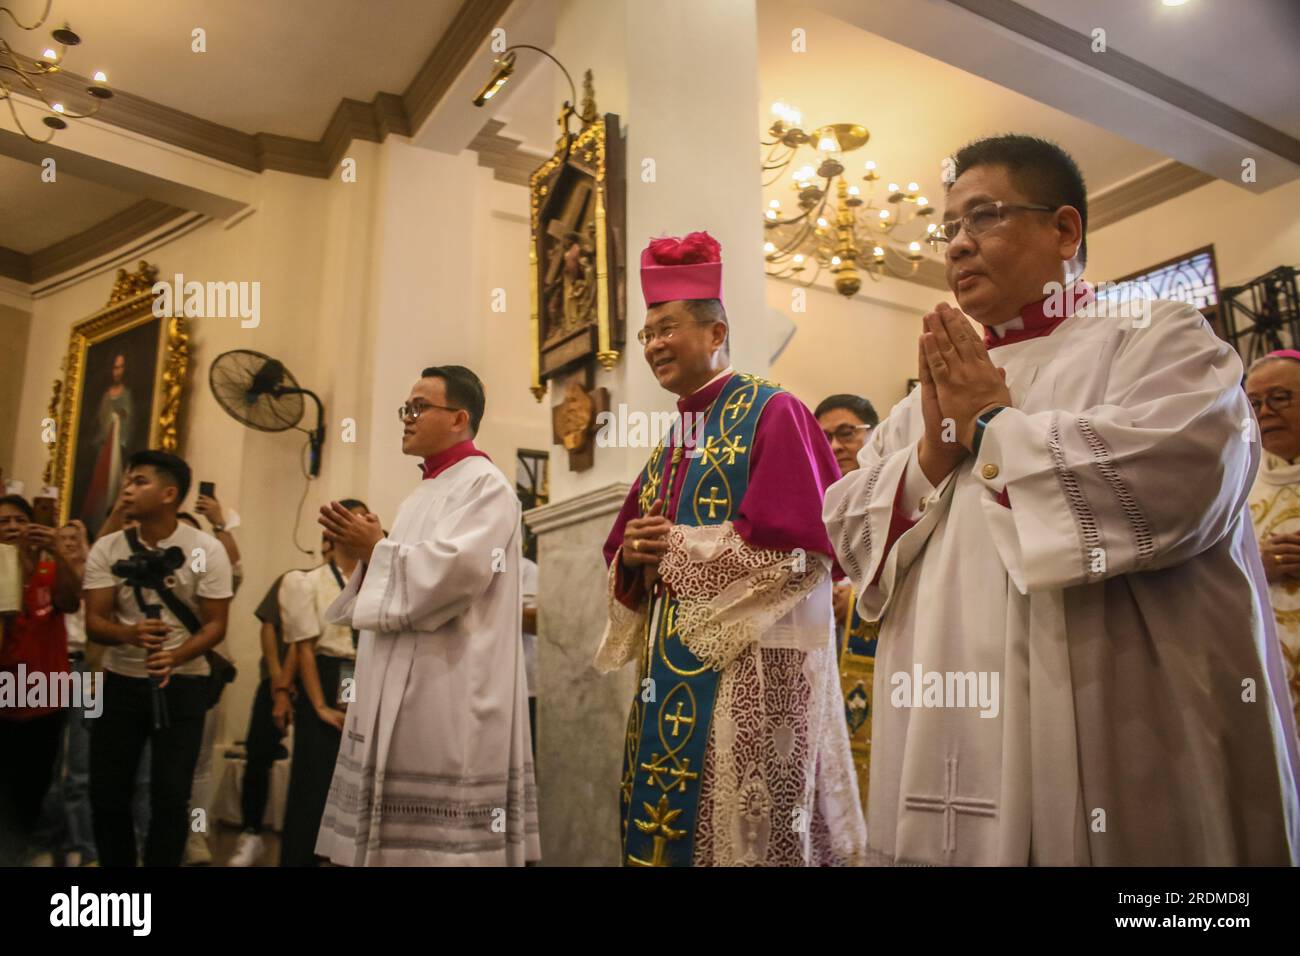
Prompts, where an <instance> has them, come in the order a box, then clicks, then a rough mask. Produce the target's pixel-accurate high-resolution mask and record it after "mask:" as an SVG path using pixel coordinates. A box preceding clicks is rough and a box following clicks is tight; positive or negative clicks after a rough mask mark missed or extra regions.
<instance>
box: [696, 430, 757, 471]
mask: <svg viewBox="0 0 1300 956" xmlns="http://www.w3.org/2000/svg"><path fill="white" fill-rule="evenodd" d="M747 451H749V448H748V447H746V446H745V445H742V444H741V443H740V436H739V435H736V436H734V437H732V438H728V437H726V436H725V435H724V436H722V437H719V436H717V435H710V436H709V440H708V441H707V442H705V444H704V453H705V454H706V455H708V456H709V457H710V458H712V459H713V460H714V461H715V462H716V461H720V460H721V458H720V456H722V455H726V456H727V464H728V465H734V464H735V463H736V456H737V455H743V454H745V452H747Z"/></svg>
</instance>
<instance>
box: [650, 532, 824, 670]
mask: <svg viewBox="0 0 1300 956" xmlns="http://www.w3.org/2000/svg"><path fill="white" fill-rule="evenodd" d="M828 571H829V569H828V568H827V564H826V562H825V560H824V559H823V558H822V557H821V556H819V555H815V554H806V555H801V554H794V553H791V552H789V551H768V550H762V549H758V548H753V547H751V546H750V545H748V544H746V543H745V540H744V539H743V538H742V537H741V536H740V535H739V534H738V533H737V532H736V530H735V528H734V527H732V524H731V522H730V521H724V522H723V523H722V524H718V525H711V526H708V527H689V526H685V525H674V526H673V529H672V530H671V531H670V532H668V553H667V554H665V555H664V558H663V561H662V562H660V564H659V574H660V577H662V578H663V581H664V583H665V584H666V585H668V587H669V589H670V590H671V591H672V592H673V594H674V595H675V596H676V597H677V599H678V608H677V631H678V633H679V634H680V635H681V639H682V643H684V644H685V645H686V647H687V648H689V649H690V651H691V653H693V654H694V655H695V656H696V657H698V658H699V659H700V661H701V663H703V664H706V665H708V666H709V667H712V668H715V669H717V670H722V669H723V668H725V667H726V666H727V665H729V664H730V663H732V662H733V661H734V660H735V659H736V658H737V657H738V656H740V654H741V652H742V651H744V649H745V648H746V647H747V646H749V645H750V644H753V643H756V642H758V641H759V640H760V638H761V637H762V635H763V634H764V632H766V631H768V630H770V629H771V628H772V626H773V625H774V624H776V622H777V621H779V620H781V618H783V617H785V616H786V615H787V614H788V613H789V612H790V611H791V610H793V609H794V608H795V607H796V606H797V605H798V604H799V603H800V602H801V601H803V600H805V599H806V598H808V596H809V595H810V594H811V593H812V592H813V591H814V590H815V589H816V587H817V585H818V584H819V583H821V581H822V580H823V579H824V578H825V577H826V575H827V574H828ZM828 619H829V610H828Z"/></svg>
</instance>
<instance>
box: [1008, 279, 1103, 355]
mask: <svg viewBox="0 0 1300 956" xmlns="http://www.w3.org/2000/svg"><path fill="white" fill-rule="evenodd" d="M1095 297H1096V296H1095V295H1094V293H1093V291H1092V286H1090V285H1088V283H1086V282H1083V281H1080V282H1076V283H1074V284H1073V285H1071V286H1068V287H1067V288H1066V289H1065V291H1064V292H1061V293H1059V294H1057V295H1054V296H1045V297H1044V298H1042V299H1039V300H1038V301H1037V302H1031V303H1029V305H1027V306H1025V307H1024V308H1023V309H1021V310H1020V316H1019V320H1016V319H1012V320H1011V321H1009V322H1008V323H1007V325H1016V324H1021V323H1023V325H1022V327H1021V328H1007V327H1006V326H999V328H1001V329H1002V334H1001V335H998V334H996V333H995V332H994V331H993V329H991V328H989V327H987V326H986V327H985V329H984V347H985V348H990V349H992V348H997V347H998V346H999V345H1013V344H1015V343H1016V342H1024V341H1027V340H1028V339H1037V338H1041V337H1042V336H1044V335H1051V334H1052V332H1054V331H1055V330H1056V327H1057V326H1058V325H1060V324H1061V323H1062V322H1064V321H1065V320H1066V319H1068V318H1069V317H1070V316H1072V315H1074V313H1076V312H1078V311H1079V310H1080V309H1082V308H1083V307H1084V306H1086V305H1088V304H1089V303H1091V302H1092V300H1093V299H1094V298H1095ZM1049 313H1050V314H1049Z"/></svg>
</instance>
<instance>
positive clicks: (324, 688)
mask: <svg viewBox="0 0 1300 956" xmlns="http://www.w3.org/2000/svg"><path fill="white" fill-rule="evenodd" d="M955 159H956V169H955V178H954V181H953V183H951V184H950V186H949V188H948V193H947V205H948V215H947V217H946V218H945V221H944V224H943V226H942V227H941V228H940V229H939V231H938V233H937V234H936V241H938V242H941V243H943V244H944V245H945V246H946V262H947V266H948V273H949V284H950V286H951V288H952V289H953V292H954V294H955V297H956V299H957V301H958V303H959V305H960V306H961V309H962V311H961V312H959V311H957V310H956V309H955V308H953V307H952V306H950V305H947V304H940V305H938V306H936V308H935V309H934V310H933V311H931V312H929V313H927V314H926V315H925V316H924V318H923V331H922V334H921V337H920V340H919V342H918V355H917V383H918V384H917V387H916V388H915V389H914V390H913V391H912V392H911V393H909V395H908V396H907V397H906V398H904V399H903V401H902V402H900V403H899V405H898V406H896V407H895V408H894V409H893V410H892V412H891V413H890V414H889V416H887V418H886V419H885V420H883V421H882V420H881V419H880V418H879V416H878V414H877V412H876V410H875V409H874V408H873V407H872V405H871V403H870V402H869V401H867V400H866V399H865V398H863V397H861V396H858V395H853V394H836V395H832V396H829V397H827V398H826V399H824V400H823V401H821V402H820V403H819V404H818V405H817V406H816V408H815V411H810V410H809V408H808V406H807V405H805V404H804V403H803V402H802V401H801V400H800V399H799V398H797V397H795V396H794V395H792V394H790V393H789V392H787V391H786V390H784V389H782V388H780V387H779V386H777V385H776V384H775V383H772V382H769V381H767V380H765V379H762V378H759V377H757V376H754V375H749V374H745V373H744V372H742V371H738V370H736V369H733V368H732V367H731V365H730V356H729V348H730V331H731V328H730V322H729V319H728V316H727V314H726V311H725V309H724V308H723V306H722V302H721V290H722V279H721V276H722V260H721V249H720V246H719V245H718V243H717V242H716V241H715V240H713V239H712V237H710V236H708V235H707V233H702V232H701V233H692V234H690V235H688V236H686V237H683V238H681V239H675V238H664V239H656V240H652V241H651V242H650V244H649V246H648V247H647V248H646V249H645V250H644V252H643V253H642V258H641V286H642V291H643V294H644V297H645V304H646V321H645V326H644V327H643V328H642V329H641V330H640V333H639V334H638V340H639V342H640V344H641V346H642V349H643V352H644V357H645V360H646V362H647V365H648V366H649V368H650V371H651V374H652V375H653V376H654V377H655V379H656V381H657V382H658V384H659V385H660V386H661V387H662V388H663V389H664V390H665V391H667V392H669V393H672V394H674V395H675V396H676V397H677V407H678V411H679V412H681V413H682V418H681V421H682V422H687V421H689V420H690V419H689V417H688V416H698V419H699V421H701V422H702V423H703V424H702V427H701V428H700V429H698V430H692V429H691V428H689V427H687V428H684V429H683V428H677V429H675V430H674V432H673V434H672V435H671V436H669V438H668V439H666V440H665V442H664V443H662V444H660V446H659V447H657V448H655V449H653V450H652V451H651V452H650V457H649V461H648V462H647V464H646V466H645V468H644V469H643V470H642V471H641V472H640V474H638V476H637V477H636V480H635V481H634V483H633V484H632V486H631V488H630V490H629V492H628V495H627V498H626V501H625V502H624V505H623V507H622V509H621V511H620V512H619V514H618V516H617V518H616V520H615V523H614V526H613V528H612V529H611V531H610V533H609V536H608V539H607V540H606V542H605V546H604V557H605V560H606V562H607V564H608V573H609V578H608V607H609V612H608V616H609V623H608V627H607V628H606V630H605V633H604V635H603V636H602V638H601V641H600V645H599V648H598V650H597V651H596V654H595V658H594V662H593V663H594V664H595V666H596V668H597V669H598V670H601V671H612V670H615V669H617V668H619V667H622V666H623V665H625V664H629V663H635V664H636V666H637V668H638V682H637V685H636V687H637V690H636V695H635V697H634V698H633V700H632V702H631V707H630V712H629V717H628V725H627V736H626V740H625V746H624V748H623V752H624V764H623V775H622V780H621V785H620V786H619V788H618V790H617V793H610V795H609V796H610V799H611V800H613V799H618V801H619V806H620V811H621V812H620V819H621V824H622V826H621V831H620V842H621V859H622V862H623V863H624V864H625V865H630V866H673V865H740V864H744V865H796V866H797V865H823V864H828V865H842V864H856V863H879V864H899V863H939V864H945V863H948V864H951V863H957V864H963V863H964V864H990V863H996V864H1007V865H1026V864H1056V865H1061V864H1067V865H1086V864H1115V865H1126V864H1153V863H1154V864H1166V865H1170V864H1239V863H1286V862H1291V863H1294V862H1295V860H1296V854H1297V843H1298V842H1300V837H1298V835H1297V833H1296V830H1295V827H1296V819H1297V817H1296V810H1297V806H1298V805H1297V790H1296V786H1297V784H1296V767H1297V765H1296V748H1297V740H1296V722H1297V721H1296V718H1297V717H1300V679H1298V677H1297V659H1298V657H1300V401H1296V396H1297V394H1300V351H1293V350H1281V351H1278V352H1274V353H1272V354H1271V355H1269V356H1267V357H1266V358H1264V359H1262V360H1260V361H1258V362H1256V363H1254V364H1253V365H1251V366H1250V368H1249V369H1248V370H1243V368H1242V364H1241V361H1240V359H1239V358H1238V356H1237V355H1236V354H1235V352H1233V351H1232V349H1231V348H1230V347H1228V346H1227V345H1226V344H1225V343H1223V342H1222V341H1220V340H1219V339H1218V338H1217V337H1215V336H1214V335H1213V333H1212V331H1211V330H1210V329H1209V327H1208V325H1207V324H1206V322H1205V320H1204V318H1203V317H1201V315H1200V314H1199V313H1198V312H1197V311H1196V310H1195V309H1193V308H1191V307H1190V306H1186V305H1183V304H1181V303H1172V302H1157V303H1153V304H1152V306H1151V316H1150V322H1149V323H1148V324H1146V325H1137V324H1133V325H1127V324H1124V323H1123V322H1111V321H1108V320H1107V319H1106V318H1105V317H1104V316H1103V317H1101V318H1097V317H1096V315H1095V313H1094V312H1090V311H1089V309H1090V305H1091V302H1092V290H1091V288H1090V287H1089V286H1087V284H1086V283H1082V282H1081V281H1079V280H1078V275H1077V274H1072V272H1071V270H1072V269H1074V268H1076V267H1077V268H1081V267H1082V265H1083V264H1084V262H1085V261H1086V244H1085V238H1084V237H1085V234H1086V226H1087V199H1086V191H1085V190H1084V185H1083V180H1082V176H1081V175H1080V173H1079V171H1078V168H1077V167H1076V166H1075V165H1074V163H1073V160H1072V159H1070V158H1069V156H1068V154H1066V153H1065V152H1064V151H1063V150H1061V149H1060V148H1059V147H1057V146H1055V145H1054V144H1049V143H1045V142H1044V141H1041V140H1035V139H1032V138H1029V137H1020V136H1004V137H995V138H993V139H990V140H984V141H979V142H977V143H974V144H971V145H970V146H967V147H966V148H964V149H963V150H961V151H960V152H958V153H957V154H956V157H955ZM1031 214H1032V215H1031ZM1054 284H1055V285H1056V287H1057V288H1061V287H1063V286H1068V287H1070V289H1071V291H1070V294H1069V295H1068V296H1067V297H1066V300H1065V304H1064V306H1063V307H1062V306H1061V303H1059V302H1057V303H1053V302H1051V301H1050V295H1049V296H1048V298H1044V293H1043V290H1045V289H1050V288H1051V287H1052V286H1053V285H1054ZM968 318H970V319H974V320H975V321H976V322H978V323H980V324H981V325H983V326H984V336H983V338H982V339H981V337H979V336H978V335H976V334H975V332H974V330H973V328H972V326H971V324H970V322H969V321H968V320H967V319H968ZM1125 321H1127V317H1126V318H1125ZM1243 386H1244V387H1243ZM484 409H485V398H484V393H483V388H482V383H481V382H480V381H479V379H478V377H477V376H476V375H475V374H474V373H473V372H472V371H470V370H469V369H466V368H463V367H461V366H450V365H449V366H433V367H430V368H426V369H424V370H423V372H422V373H421V374H420V377H419V378H418V379H417V380H416V383H415V384H414V386H413V387H412V389H411V391H410V393H409V395H408V397H407V400H406V401H405V402H404V403H403V405H402V406H401V408H400V410H399V417H400V420H401V422H402V426H403V432H402V452H403V453H404V454H406V455H409V456H414V457H417V458H419V459H421V460H422V462H423V467H422V476H421V477H422V480H421V481H420V483H419V485H418V486H417V488H416V489H415V490H414V491H412V493H411V494H410V495H409V496H408V498H407V499H406V500H405V501H404V502H403V504H402V506H401V509H400V510H399V512H398V514H397V515H396V518H395V521H394V523H393V526H392V529H391V530H390V531H386V530H384V529H383V527H382V525H381V523H380V521H379V518H378V516H376V515H374V514H373V513H372V512H371V511H370V510H369V508H368V507H367V506H366V505H365V504H364V503H363V502H362V501H360V500H357V499H344V500H341V501H335V502H330V503H329V504H327V505H325V506H324V507H322V509H321V513H320V517H319V523H320V524H321V526H322V528H323V537H322V556H323V558H324V561H323V563H321V564H319V565H318V566H316V567H314V568H310V569H305V570H291V571H288V572H286V573H284V574H282V575H281V576H279V577H278V578H277V579H276V580H275V581H274V582H273V583H272V584H271V586H270V588H269V589H268V591H267V593H266V595H265V597H264V598H263V599H262V601H261V602H260V604H259V605H258V607H257V610H256V612H255V614H256V618H257V621H258V622H259V623H260V647H261V658H262V660H261V664H260V674H259V682H258V686H257V689H256V692H255V694H254V699H253V707H252V714H251V717H250V720H249V725H248V733H247V735H246V738H247V739H246V763H245V769H244V776H243V782H242V805H241V814H242V820H241V829H242V832H241V835H240V837H239V840H238V844H237V846H236V848H235V852H234V855H233V857H232V859H231V861H230V862H231V863H232V864H233V865H239V866H249V865H254V864H256V863H258V862H260V861H262V860H263V859H264V858H265V856H266V851H267V846H266V839H265V837H264V833H263V831H264V827H265V823H266V820H267V817H268V812H267V810H268V800H269V792H270V786H269V780H270V773H271V768H272V765H273V763H274V761H275V760H276V759H277V758H278V757H280V756H283V755H285V749H284V747H283V744H282V742H281V741H282V738H283V737H284V735H285V734H286V732H287V731H288V730H289V728H290V726H292V728H293V741H292V743H293V747H292V763H291V769H290V779H289V785H288V796H287V801H286V807H285V813H284V825H283V829H282V839H281V846H280V863H281V865H287V866H310V865H315V864H318V863H320V862H321V861H322V860H329V861H331V862H333V863H336V864H341V865H406V864H430V865H441V864H457V865H463V864H487V865H503V864H504V865H523V864H526V863H532V862H536V861H537V860H538V859H539V857H540V844H539V840H538V827H537V795H536V784H535V781H534V772H533V763H532V753H533V746H534V744H533V742H534V740H535V738H536V732H537V731H536V713H535V706H534V701H533V697H534V695H535V693H536V687H535V683H536V678H535V659H536V634H537V630H538V628H537V604H536V594H537V568H536V565H533V564H531V562H528V561H526V560H525V559H523V557H522V554H521V547H520V506H519V501H518V498H517V495H516V492H515V489H514V488H513V486H512V485H510V483H509V482H508V481H506V480H505V479H504V477H503V476H502V474H501V472H500V471H499V470H498V469H497V468H496V467H495V466H494V465H492V464H491V463H490V462H489V461H487V459H486V456H485V455H484V454H483V453H482V452H481V451H479V450H478V449H477V448H476V447H475V446H474V438H475V436H476V435H477V433H478V430H479V427H480V423H481V421H482V418H483V414H484ZM1252 412H1253V414H1252ZM1261 445H1262V452H1261V451H1260V446H1261ZM189 487H190V470H189V467H188V466H187V465H186V463H185V462H184V461H183V460H181V459H180V458H178V457H176V456H174V455H170V454H166V453H162V452H157V451H144V452H139V453H137V454H135V455H133V456H132V457H131V458H130V460H129V463H128V468H127V470H126V474H125V477H124V479H123V486H122V491H121V496H120V500H119V502H118V505H117V507H115V508H114V511H113V513H112V514H111V515H110V516H109V519H108V521H107V523H106V524H105V527H104V528H103V529H101V530H100V533H99V535H98V537H97V540H96V541H95V542H94V544H93V546H92V545H91V544H90V543H89V542H88V541H87V536H86V532H85V528H84V527H83V526H82V525H81V524H80V523H79V522H76V521H74V522H72V523H70V524H68V525H67V526H65V527H63V528H60V529H58V530H57V531H56V530H54V529H52V528H49V527H46V526H44V525H42V524H40V523H37V522H36V521H34V520H33V519H34V512H33V508H32V506H31V505H30V504H29V503H28V502H27V501H26V500H25V499H23V498H22V497H20V496H18V495H7V496H5V497H4V498H0V582H3V583H4V586H3V587H2V588H0V612H2V613H3V620H4V643H3V646H0V676H2V675H3V674H4V673H9V674H15V675H20V674H30V673H37V672H40V673H44V674H46V675H49V676H50V678H51V684H53V680H52V679H53V677H54V676H55V675H60V674H69V675H81V674H85V673H87V672H90V671H94V670H99V669H101V668H102V670H103V672H104V674H103V677H102V688H101V689H102V698H101V699H100V701H99V702H98V703H96V702H93V701H92V702H91V704H90V705H89V706H90V707H91V708H94V707H98V706H100V705H101V704H102V713H95V714H92V713H90V711H89V710H88V709H87V708H86V706H85V704H84V702H83V706H82V707H81V708H77V707H70V706H68V705H67V704H66V703H64V702H60V701H57V700H54V699H52V698H49V697H42V698H39V699H29V698H23V699H22V700H21V701H13V700H11V701H5V700H4V699H3V698H2V697H0V704H3V706H0V766H3V768H4V773H3V775H0V862H5V863H11V864H12V863H16V862H24V861H31V860H32V859H33V857H34V855H35V856H39V855H41V854H46V855H49V854H57V856H58V857H59V859H60V860H61V861H62V862H64V863H66V864H67V865H78V864H80V865H85V864H87V863H91V862H95V861H98V862H100V863H102V864H104V865H134V864H135V863H137V862H143V863H144V864H146V865H163V866H166V865H173V866H174V865H178V864H180V863H181V862H182V861H183V860H186V859H188V860H189V861H191V862H203V861H204V857H205V854H206V853H207V852H208V850H209V848H208V847H207V846H205V845H202V844H204V839H203V834H204V827H202V826H198V825H196V822H195V821H196V820H197V819H199V818H201V817H202V815H201V814H200V815H196V814H195V813H194V810H195V807H194V800H195V797H196V795H197V794H200V793H202V792H203V791H204V788H207V787H208V786H209V783H208V779H207V778H209V777H210V772H211V769H210V768H211V765H212V748H213V742H214V740H215V736H216V731H215V716H214V707H215V705H216V703H217V702H218V700H219V699H220V694H221V690H222V688H223V687H224V686H225V685H226V684H227V683H228V681H229V679H230V678H231V676H232V667H231V664H230V662H229V661H228V660H226V659H225V658H223V657H222V656H221V655H220V653H219V651H218V650H217V648H218V646H219V645H220V644H221V643H222V641H223V639H224V638H225V636H226V633H227V630H228V627H229V620H228V618H229V604H230V600H231V597H232V594H233V592H234V589H235V588H236V587H237V586H238V584H239V581H240V578H241V574H240V558H239V549H238V545H237V544H236V543H235V541H234V539H233V537H232V536H231V534H230V531H231V529H230V528H229V527H228V526H227V524H226V515H225V512H224V510H223V509H222V506H221V504H220V503H219V502H218V501H216V499H215V498H214V497H213V496H212V495H200V496H199V498H198V503H197V504H196V506H195V510H196V511H197V512H198V513H199V514H200V515H202V516H203V517H204V518H205V519H206V520H207V521H208V522H209V525H210V532H205V531H203V530H202V529H201V527H200V523H199V522H198V520H197V519H195V518H193V517H191V516H189V515H187V514H185V513H184V512H181V511H180V506H181V504H182V502H184V501H185V499H186V496H187V494H188V492H189ZM1261 559H1262V560H1261ZM1269 604H1271V614H1270V613H1269V611H1270V608H1269V607H1268V605H1269ZM94 645H103V646H104V647H106V648H107V649H106V650H105V651H104V654H103V659H102V662H101V663H100V664H99V665H94V664H92V663H91V662H90V661H89V660H88V653H89V648H91V647H92V646H94ZM913 682H914V683H913ZM1288 687H1289V692H1288ZM146 755H147V760H146V759H145V758H146ZM868 822H870V827H869V828H868V826H867V825H866V824H867V823H868ZM868 833H870V839H868ZM196 837H197V839H196ZM196 843H198V844H200V845H198V846H196V845H195V844H196ZM187 845H188V846H189V850H188V851H187Z"/></svg>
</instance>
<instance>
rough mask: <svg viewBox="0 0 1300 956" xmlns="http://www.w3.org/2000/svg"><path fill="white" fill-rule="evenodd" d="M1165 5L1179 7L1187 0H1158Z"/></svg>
mask: <svg viewBox="0 0 1300 956" xmlns="http://www.w3.org/2000/svg"><path fill="white" fill-rule="evenodd" d="M1160 2H1161V3H1163V4H1164V5H1165V6H1166V7H1181V6H1182V5H1183V4H1184V3H1186V2H1187V0H1160Z"/></svg>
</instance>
